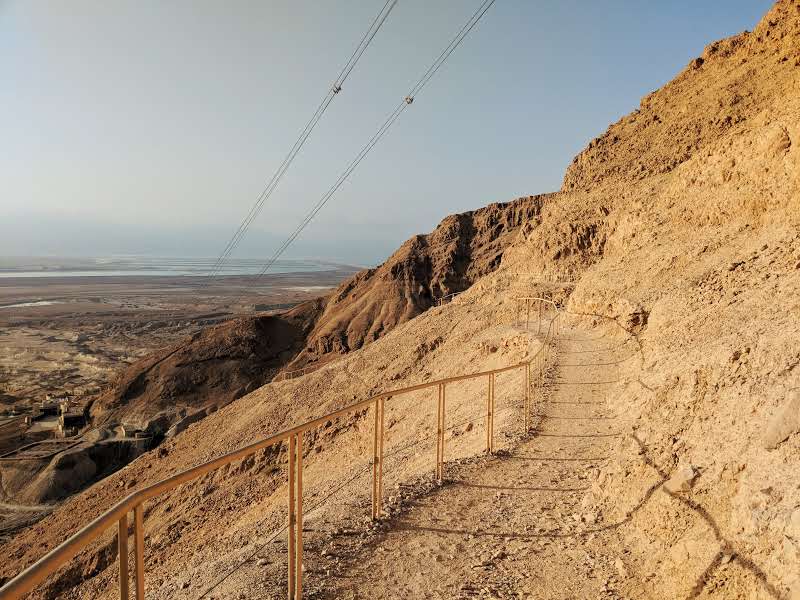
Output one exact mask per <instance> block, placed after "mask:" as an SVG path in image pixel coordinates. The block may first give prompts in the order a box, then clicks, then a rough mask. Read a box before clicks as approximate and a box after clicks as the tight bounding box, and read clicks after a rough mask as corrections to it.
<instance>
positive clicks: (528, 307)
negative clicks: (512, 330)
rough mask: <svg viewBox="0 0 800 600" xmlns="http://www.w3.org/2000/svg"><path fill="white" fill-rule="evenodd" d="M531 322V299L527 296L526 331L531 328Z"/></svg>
mask: <svg viewBox="0 0 800 600" xmlns="http://www.w3.org/2000/svg"><path fill="white" fill-rule="evenodd" d="M530 323H531V299H530V298H525V331H528V329H530Z"/></svg>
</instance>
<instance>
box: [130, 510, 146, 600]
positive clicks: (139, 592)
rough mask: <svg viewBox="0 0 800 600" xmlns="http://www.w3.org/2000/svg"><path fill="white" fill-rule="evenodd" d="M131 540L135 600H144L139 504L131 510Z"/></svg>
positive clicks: (142, 550) (141, 523)
mask: <svg viewBox="0 0 800 600" xmlns="http://www.w3.org/2000/svg"><path fill="white" fill-rule="evenodd" d="M133 540H134V547H135V555H136V560H135V573H136V600H144V514H143V511H142V505H141V504H137V505H136V506H135V507H134V508H133Z"/></svg>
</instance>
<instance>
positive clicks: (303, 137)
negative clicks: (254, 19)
mask: <svg viewBox="0 0 800 600" xmlns="http://www.w3.org/2000/svg"><path fill="white" fill-rule="evenodd" d="M397 1H398V0H386V3H385V4H384V5H383V7H382V8H381V11H380V12H379V13H378V14H377V16H376V17H375V18H374V19H373V21H372V23H371V24H370V26H369V28H368V29H367V31H366V32H365V33H364V35H363V36H362V38H361V40H360V41H359V43H358V46H356V48H355V50H353V53H352V54H351V55H350V58H349V59H348V61H347V63H345V65H344V67H342V70H341V71H340V72H339V75H338V76H337V77H336V80H335V81H334V83H333V85H332V86H331V88H330V89H329V90H328V93H327V94H326V95H325V97H324V98H323V99H322V101H321V102H320V104H319V106H318V107H317V110H316V111H314V114H313V115H312V116H311V119H309V121H308V122H307V123H306V126H305V127H304V128H303V130H302V131H301V132H300V135H299V136H298V137H297V140H296V141H295V143H294V145H293V146H292V148H291V149H290V150H289V153H288V154H287V155H286V157H285V158H284V159H283V162H281V164H280V166H279V167H278V169H277V171H275V173H274V174H273V175H272V178H271V179H270V180H269V182H268V183H267V185H266V187H265V188H264V190H263V191H262V192H261V194H260V195H259V196H258V198H257V199H256V202H255V203H254V204H253V206H252V207H251V208H250V212H248V214H247V215H246V216H245V218H244V219H243V220H242V222H241V224H240V225H239V227H238V229H237V230H236V231H235V232H234V234H233V236H232V237H231V239H230V240H229V241H228V244H227V245H226V246H225V248H224V249H223V251H222V253H221V254H220V255H219V257H218V258H217V260H216V262H215V263H214V265H213V267H212V268H211V272H210V273H209V274H208V275H207V277H206V280H205V281H204V282H203V284H202V285H201V288H205V287H207V286H208V285H210V283H211V281H212V280H213V278H214V277H216V276H217V275H218V274H219V273H220V271H221V270H222V268H223V267H224V264H225V261H227V259H228V258H229V257H230V255H231V253H232V252H233V251H234V249H235V248H236V246H238V245H239V243H240V242H241V240H242V239H243V238H244V235H245V233H246V232H247V229H248V228H249V227H250V225H251V224H252V222H253V221H254V220H255V219H256V217H258V215H259V214H260V212H261V210H262V208H263V207H264V204H265V203H266V201H267V200H268V199H269V197H270V196H271V195H272V193H273V192H274V191H275V189H276V188H277V186H278V184H279V183H280V180H281V179H282V178H283V176H284V174H285V173H286V171H288V169H289V167H290V166H291V164H292V162H293V161H294V159H295V157H296V156H297V154H298V153H299V152H300V150H301V149H302V147H303V145H304V144H305V143H306V141H307V140H308V138H309V137H310V135H311V133H312V131H313V130H314V128H315V127H316V126H317V123H319V121H320V119H322V116H323V115H324V114H325V111H326V110H327V109H328V107H329V106H330V104H331V102H333V99H334V98H335V97H336V95H337V94H338V93H339V92H340V91H341V89H342V85H343V84H344V82H345V81H346V80H347V78H348V77H349V76H350V74H351V73H352V72H353V69H354V68H355V66H356V64H357V63H358V61H359V60H360V59H361V57H362V56H363V55H364V52H366V50H367V48H368V47H369V45H370V44H371V43H372V40H373V39H374V38H375V36H376V35H377V33H378V31H379V30H380V28H381V27H382V26H383V24H384V22H385V21H386V19H387V18H388V16H389V13H390V12H391V11H392V9H393V8H394V7H395V5H396V4H397Z"/></svg>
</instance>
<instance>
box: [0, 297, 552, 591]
mask: <svg viewBox="0 0 800 600" xmlns="http://www.w3.org/2000/svg"><path fill="white" fill-rule="evenodd" d="M540 300H544V301H547V302H550V303H551V304H553V305H554V306H555V307H556V317H554V318H553V319H552V320H551V321H550V325H549V327H548V330H547V334H546V339H551V338H552V332H554V331H556V330H557V329H558V325H557V318H558V316H559V314H560V312H561V311H560V309H559V307H558V305H557V304H555V303H554V302H552V301H550V300H547V299H545V298H540ZM547 352H548V345H547V344H543V345H542V347H541V348H539V350H538V351H537V352H536V353H535V354H534V355H533V356H532V357H530V359H529V360H526V361H522V362H519V363H515V364H513V365H508V366H505V367H500V368H497V369H490V370H487V371H478V372H476V373H469V374H466V375H455V376H452V377H446V378H443V379H437V380H435V381H429V382H426V383H420V384H416V385H411V386H406V387H402V388H396V389H392V390H387V391H385V392H381V393H379V394H376V395H374V396H370V397H369V398H367V399H365V400H361V401H359V402H355V403H353V404H349V405H347V406H345V407H343V408H340V409H338V410H335V411H333V412H330V413H328V414H326V415H323V416H321V417H317V418H315V419H311V420H309V421H306V422H304V423H301V424H299V425H296V426H294V427H291V428H290V429H286V430H284V431H281V432H280V433H277V434H275V435H272V436H270V437H268V438H264V439H262V440H259V441H257V442H254V443H252V444H249V445H247V446H244V447H242V448H239V449H238V450H234V451H233V452H230V453H228V454H224V455H222V456H219V457H217V458H215V459H212V460H209V461H207V462H204V463H201V464H199V465H196V466H194V467H192V468H190V469H187V470H185V471H181V472H179V473H176V474H175V475H173V476H171V477H168V478H166V479H162V480H161V481H158V482H156V483H154V484H152V485H149V486H147V487H145V488H142V489H140V490H137V491H135V492H133V493H131V494H129V495H128V496H126V497H125V498H123V499H122V500H120V501H119V502H117V503H116V504H114V505H113V506H112V507H111V508H109V509H108V510H106V511H105V512H104V513H103V514H101V515H100V516H98V517H97V518H96V519H94V520H93V521H92V522H90V523H89V524H88V525H86V526H84V527H83V528H81V529H80V530H79V531H77V532H76V533H74V534H73V535H72V536H70V537H69V538H67V539H66V540H65V541H64V542H62V543H61V544H60V545H58V546H57V547H55V548H54V549H52V550H51V551H50V552H48V553H47V554H45V555H44V556H43V557H42V558H40V559H39V560H37V561H36V562H35V563H33V564H32V565H30V566H29V567H27V568H26V569H24V570H23V571H21V572H20V573H19V574H18V575H17V576H15V577H14V578H13V579H11V580H10V581H8V582H7V583H6V584H5V585H4V586H3V587H2V588H0V599H1V600H17V599H19V598H21V597H22V596H23V595H24V594H26V593H28V592H30V591H31V590H33V589H34V588H35V587H36V586H37V585H38V584H40V583H41V582H42V581H44V580H45V579H46V578H47V577H48V576H49V575H51V574H52V573H54V572H55V571H56V570H57V569H58V568H59V567H60V566H62V565H63V564H64V563H66V562H67V561H69V560H71V559H72V558H74V557H75V556H76V555H77V554H78V553H79V552H80V551H81V550H83V549H84V548H85V547H86V546H88V545H89V543H91V542H92V541H93V540H95V539H96V538H98V537H99V536H100V535H102V534H103V533H104V532H105V531H106V530H107V529H108V528H109V527H111V526H113V525H114V524H115V523H117V524H118V525H119V532H120V534H122V533H123V531H124V536H125V540H124V542H123V541H122V540H121V539H120V550H122V549H123V548H125V549H126V550H125V551H124V556H125V558H124V559H123V560H121V561H120V565H122V564H123V563H124V565H125V566H124V567H123V568H122V569H121V571H122V572H123V574H124V578H125V581H124V583H122V577H121V587H123V586H124V589H125V590H126V591H125V593H124V594H123V596H124V597H126V598H127V535H128V513H130V512H131V511H134V516H135V523H134V526H135V538H136V539H135V541H136V554H137V556H136V566H137V573H136V579H137V588H138V586H139V585H141V586H142V587H143V583H144V571H143V564H144V561H143V552H144V542H143V526H142V519H143V517H142V513H141V507H142V504H143V503H144V502H146V501H147V500H151V499H153V498H155V497H156V496H158V495H160V494H162V493H164V492H167V491H170V490H172V489H174V488H176V487H178V486H179V485H181V484H183V483H186V482H187V481H191V480H193V479H196V478H198V477H201V476H202V475H205V474H206V473H209V472H211V471H214V470H216V469H218V468H220V467H223V466H226V465H228V464H230V463H232V462H235V461H237V460H240V459H242V458H245V457H247V456H250V455H251V454H254V453H256V452H258V451H259V450H263V449H264V448H267V447H269V446H272V445H274V444H277V443H281V442H283V441H286V440H289V441H290V444H291V442H292V441H294V439H296V436H299V435H302V434H303V433H304V432H306V431H308V430H311V429H315V428H317V427H319V426H321V425H324V424H325V422H326V421H329V420H330V419H335V418H337V417H341V416H344V415H347V414H349V413H353V412H356V411H359V410H362V409H364V408H367V407H369V406H371V405H376V406H377V405H378V404H379V403H380V404H382V403H383V401H385V400H389V399H392V398H395V397H397V396H401V395H404V394H409V393H412V392H416V391H420V390H425V389H430V388H434V387H440V386H444V385H446V384H448V383H454V382H458V381H465V380H468V379H477V378H480V377H486V376H489V377H490V379H491V381H492V383H491V385H492V389H493V386H494V383H493V381H494V375H496V374H498V373H504V372H507V371H512V370H515V369H520V368H526V367H528V368H529V367H530V366H531V365H532V364H533V363H534V362H535V361H537V360H539V359H540V355H541V354H543V353H544V355H545V358H546V354H547ZM527 374H528V375H527V377H528V379H526V385H527V386H530V370H528V371H527ZM440 389H441V387H440ZM527 391H528V390H526V394H527ZM526 410H527V408H526ZM123 524H124V526H123ZM120 537H122V536H120ZM122 555H123V553H122V551H121V552H120V556H122ZM123 569H124V570H123ZM137 592H138V589H137ZM137 597H139V594H138V593H137ZM142 597H143V596H142Z"/></svg>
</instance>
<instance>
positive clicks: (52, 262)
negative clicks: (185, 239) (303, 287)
mask: <svg viewBox="0 0 800 600" xmlns="http://www.w3.org/2000/svg"><path fill="white" fill-rule="evenodd" d="M216 260H217V259H216V258H163V257H150V256H147V257H143V256H120V257H116V256H115V257H99V258H64V259H59V258H52V257H46V258H2V257H0V278H8V277H92V276H97V277H100V276H102V277H134V276H150V277H165V276H166V277H175V276H203V275H206V274H208V273H209V272H210V271H211V269H212V268H213V266H214V264H215V263H216ZM263 266H264V261H263V260H258V259H234V260H230V261H227V262H226V263H225V266H224V267H223V268H222V269H221V271H220V274H221V275H256V274H258V273H259V272H260V271H261V269H262V268H263ZM337 266H338V265H336V264H334V263H330V262H324V261H315V260H279V261H277V262H276V263H275V264H274V265H273V266H272V268H270V270H269V273H295V272H301V273H310V272H319V271H330V270H333V269H335V268H336V267H337Z"/></svg>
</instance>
